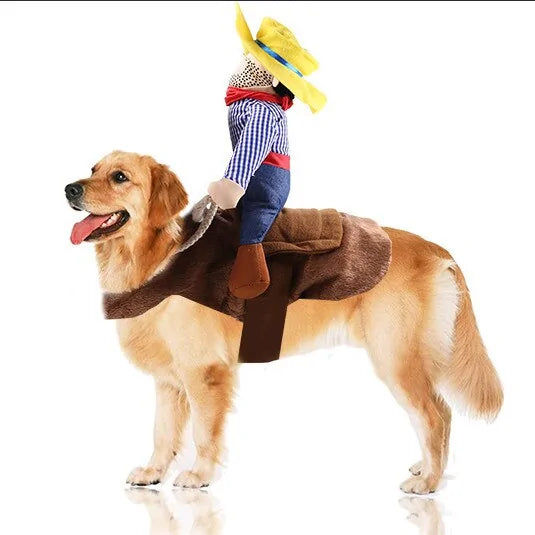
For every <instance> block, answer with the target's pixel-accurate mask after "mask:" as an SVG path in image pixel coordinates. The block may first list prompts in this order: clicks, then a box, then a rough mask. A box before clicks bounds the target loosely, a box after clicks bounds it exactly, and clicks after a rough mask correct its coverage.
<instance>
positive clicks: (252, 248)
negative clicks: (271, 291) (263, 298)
mask: <svg viewBox="0 0 535 535" xmlns="http://www.w3.org/2000/svg"><path fill="white" fill-rule="evenodd" d="M228 287H229V290H230V293H231V294H232V295H233V296H234V297H239V298H240V299H252V298H253V297H257V296H259V295H260V294H263V293H264V292H265V291H266V290H267V289H268V287H269V271H268V267H267V264H266V256H265V254H264V248H263V247H262V244H261V243H253V244H252V245H240V247H239V248H238V254H237V255H236V260H235V261H234V265H233V266H232V271H231V272H230V278H229V281H228Z"/></svg>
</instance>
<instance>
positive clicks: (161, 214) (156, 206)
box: [149, 163, 188, 228]
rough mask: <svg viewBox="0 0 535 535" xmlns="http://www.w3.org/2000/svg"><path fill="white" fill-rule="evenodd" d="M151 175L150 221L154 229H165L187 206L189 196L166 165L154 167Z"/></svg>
mask: <svg viewBox="0 0 535 535" xmlns="http://www.w3.org/2000/svg"><path fill="white" fill-rule="evenodd" d="M151 175H152V191H151V195H150V200H149V221H150V222H151V225H152V226H153V227H155V228H163V227H165V226H166V225H167V224H168V223H169V222H170V221H171V220H172V219H174V218H175V217H177V216H178V214H179V213H180V211H181V210H183V209H184V208H185V207H186V206H187V204H188V194H187V193H186V190H185V189H184V187H183V186H182V184H181V183H180V180H178V177H177V176H176V175H175V173H173V172H172V171H171V170H170V169H169V168H168V167H167V166H166V165H161V164H159V163H158V164H155V165H153V166H152V167H151Z"/></svg>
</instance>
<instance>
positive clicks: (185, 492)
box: [126, 487, 222, 535]
mask: <svg viewBox="0 0 535 535" xmlns="http://www.w3.org/2000/svg"><path fill="white" fill-rule="evenodd" d="M126 495H127V496H128V498H129V499H130V501H131V502H132V503H136V504H143V505H145V508H146V509H147V512H148V514H149V518H150V532H149V533H150V535H185V534H188V533H189V534H191V535H220V534H221V530H222V519H221V512H220V509H219V507H218V505H217V502H216V500H215V498H214V497H213V496H212V495H211V494H210V493H208V492H207V491H204V490H194V489H173V490H168V489H165V488H162V489H161V490H156V489H149V488H135V487H133V488H128V489H126Z"/></svg>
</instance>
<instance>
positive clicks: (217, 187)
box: [208, 178, 245, 210]
mask: <svg viewBox="0 0 535 535" xmlns="http://www.w3.org/2000/svg"><path fill="white" fill-rule="evenodd" d="M244 193H245V190H244V189H243V188H242V187H241V186H240V185H239V184H237V183H236V182H233V181H232V180H229V179H228V178H222V179H221V180H216V181H215V182H212V183H211V184H210V185H209V186H208V194H209V195H210V197H212V199H213V200H214V202H215V203H216V204H217V206H219V208H222V209H223V210H226V209H228V208H235V207H236V205H237V204H238V201H239V200H240V199H241V198H242V196H243V194H244Z"/></svg>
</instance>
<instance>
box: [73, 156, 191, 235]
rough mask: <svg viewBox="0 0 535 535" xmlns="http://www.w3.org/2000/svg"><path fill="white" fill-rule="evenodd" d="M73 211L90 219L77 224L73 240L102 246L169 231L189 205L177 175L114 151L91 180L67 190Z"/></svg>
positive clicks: (143, 158)
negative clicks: (148, 232) (151, 231)
mask: <svg viewBox="0 0 535 535" xmlns="http://www.w3.org/2000/svg"><path fill="white" fill-rule="evenodd" d="M65 195H66V197H67V200H68V202H69V205H70V206H71V208H73V209H75V210H86V211H87V212H89V215H88V216H87V217H86V218H85V219H83V220H82V221H80V222H79V223H76V224H75V225H74V227H73V229H72V233H71V241H72V243H74V244H79V243H82V242H83V241H91V242H102V241H105V240H111V239H115V238H118V237H121V236H123V237H127V236H129V235H131V236H137V235H139V233H140V231H142V230H143V229H146V228H153V229H163V228H165V227H167V226H168V225H169V224H170V223H171V222H172V221H173V220H174V219H175V218H176V217H177V216H178V214H179V212H180V211H181V210H182V209H183V208H184V207H185V206H186V205H187V204H188V196H187V194H186V191H185V190H184V188H183V186H182V184H181V183H180V181H179V180H178V178H177V176H176V175H175V174H174V173H173V172H171V171H170V170H169V169H168V168H167V167H166V166H165V165H161V164H159V163H157V162H156V161H155V160H154V159H153V158H151V157H150V156H140V155H139V154H133V153H128V152H120V151H116V152H112V153H111V154H109V155H108V156H106V157H104V158H103V159H102V160H100V162H98V163H97V164H96V165H95V166H94V167H93V168H92V169H91V176H90V177H89V178H86V179H83V180H78V181H77V182H72V183H71V184H68V185H67V186H66V187H65Z"/></svg>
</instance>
